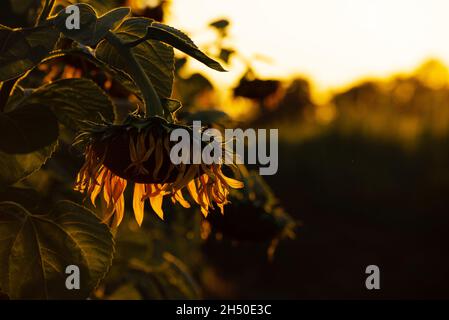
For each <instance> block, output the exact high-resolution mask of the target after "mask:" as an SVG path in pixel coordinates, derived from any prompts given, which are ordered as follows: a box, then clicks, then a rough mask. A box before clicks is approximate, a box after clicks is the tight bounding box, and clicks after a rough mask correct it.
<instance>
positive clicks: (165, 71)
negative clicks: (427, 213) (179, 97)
mask: <svg viewBox="0 0 449 320" xmlns="http://www.w3.org/2000/svg"><path fill="white" fill-rule="evenodd" d="M151 23H152V20H150V19H147V18H129V19H126V20H125V21H124V22H123V23H122V24H121V25H120V26H119V27H118V29H117V30H115V31H114V33H115V34H116V35H117V37H119V38H120V39H121V40H122V41H123V42H130V41H135V40H137V39H140V38H142V37H144V36H145V33H146V30H147V27H148V26H149V25H151ZM132 50H133V53H134V55H135V56H136V57H137V60H138V62H139V63H140V64H141V65H142V67H143V69H144V70H145V73H146V74H147V75H148V77H149V78H150V80H151V82H152V84H153V86H154V88H155V90H156V92H157V93H158V95H159V96H160V97H161V98H169V97H170V96H171V92H172V86H173V78H174V53H173V48H171V47H169V46H167V45H165V44H163V43H160V42H158V41H151V40H148V41H144V42H142V43H140V44H139V45H137V46H135V47H134V48H133V49H132ZM95 55H96V57H97V58H98V59H100V60H102V61H104V62H105V63H107V64H109V65H111V66H113V67H114V68H117V69H120V70H122V71H124V72H126V70H127V61H123V59H122V58H121V57H120V56H119V54H118V53H117V51H116V50H115V48H114V47H112V46H111V45H110V44H109V43H108V42H107V41H106V40H103V41H102V42H100V43H99V45H98V46H97V48H96V51H95Z"/></svg>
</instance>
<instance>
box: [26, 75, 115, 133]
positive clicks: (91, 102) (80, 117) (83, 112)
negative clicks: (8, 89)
mask: <svg viewBox="0 0 449 320" xmlns="http://www.w3.org/2000/svg"><path fill="white" fill-rule="evenodd" d="M24 102H25V103H40V104H45V105H48V106H50V108H51V110H52V111H53V112H54V113H55V115H56V117H57V118H58V120H59V121H60V122H61V123H63V124H64V125H66V126H68V127H69V128H71V129H73V130H75V131H77V130H78V129H79V128H80V127H82V121H84V120H90V121H93V122H97V123H98V122H100V121H101V120H102V118H104V119H106V120H109V121H111V122H112V121H113V119H114V110H113V106H112V102H111V100H110V99H109V97H108V96H107V95H106V93H105V92H104V91H103V90H102V89H101V88H100V87H98V86H97V85H96V84H95V82H93V81H92V80H89V79H85V78H79V79H62V80H57V81H54V82H52V83H49V84H47V85H44V86H42V87H40V88H38V89H36V90H35V91H34V92H33V93H32V94H31V95H30V96H28V97H27V98H26V99H25V100H24Z"/></svg>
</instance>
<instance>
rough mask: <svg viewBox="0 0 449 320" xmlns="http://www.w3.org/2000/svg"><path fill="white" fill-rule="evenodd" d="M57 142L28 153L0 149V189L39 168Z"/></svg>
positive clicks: (51, 152) (53, 149)
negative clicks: (14, 152)
mask: <svg viewBox="0 0 449 320" xmlns="http://www.w3.org/2000/svg"><path fill="white" fill-rule="evenodd" d="M56 146H57V142H54V143H53V144H51V145H49V146H46V147H44V148H42V149H39V150H37V151H34V152H30V153H28V154H8V153H4V152H1V151H0V189H3V188H4V187H6V186H8V185H12V184H14V183H16V182H18V181H20V180H22V179H24V178H26V177H27V176H29V175H30V174H32V173H34V172H35V171H37V170H39V169H40V168H41V167H42V166H43V165H44V164H45V162H46V161H47V160H48V159H49V158H50V156H51V155H52V154H53V152H54V151H55V149H56Z"/></svg>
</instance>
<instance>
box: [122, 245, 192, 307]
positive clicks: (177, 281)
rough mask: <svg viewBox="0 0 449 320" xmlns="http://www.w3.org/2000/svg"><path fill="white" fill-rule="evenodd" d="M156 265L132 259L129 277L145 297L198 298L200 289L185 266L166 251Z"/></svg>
mask: <svg viewBox="0 0 449 320" xmlns="http://www.w3.org/2000/svg"><path fill="white" fill-rule="evenodd" d="M162 258H163V262H162V263H161V264H160V265H158V266H149V265H147V264H146V263H144V262H142V261H140V260H137V259H133V260H131V261H130V263H129V268H130V275H129V278H130V280H131V281H132V282H134V285H135V286H136V287H137V288H138V289H139V291H140V292H141V294H142V295H143V296H144V297H145V298H146V299H199V298H200V290H199V288H198V285H197V283H196V282H195V280H194V279H193V278H192V276H191V275H190V271H189V270H188V268H187V266H186V265H185V264H184V263H183V262H182V261H181V260H179V259H178V258H176V257H175V256H173V255H172V254H170V253H168V252H164V253H163V255H162Z"/></svg>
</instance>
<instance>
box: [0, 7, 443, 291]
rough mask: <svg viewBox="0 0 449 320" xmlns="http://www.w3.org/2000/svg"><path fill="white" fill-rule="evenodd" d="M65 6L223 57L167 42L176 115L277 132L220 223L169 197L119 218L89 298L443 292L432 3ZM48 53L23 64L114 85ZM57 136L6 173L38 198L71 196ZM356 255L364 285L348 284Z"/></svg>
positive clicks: (437, 56) (6, 19) (17, 19)
mask: <svg viewBox="0 0 449 320" xmlns="http://www.w3.org/2000/svg"><path fill="white" fill-rule="evenodd" d="M4 2H5V4H4V5H5V6H8V5H9V6H10V7H9V10H10V11H5V10H3V11H2V12H3V13H2V17H1V20H0V21H1V23H2V24H6V25H10V26H11V25H15V26H24V25H26V24H27V23H28V22H27V21H28V20H27V19H28V15H29V12H32V10H33V4H35V3H36V1H34V2H33V1H32V0H30V1H24V2H21V1H11V2H10V3H9V4H7V1H6V0H4ZM38 2H39V1H38ZM83 2H89V3H92V5H94V6H95V8H97V9H98V11H100V12H104V11H106V10H108V9H110V8H112V7H115V6H117V5H130V6H131V7H132V8H133V12H134V14H135V15H140V16H146V17H150V18H153V19H155V20H158V21H163V22H165V23H167V24H170V25H172V26H174V27H176V28H178V29H181V30H183V31H185V32H187V33H188V34H189V35H190V36H191V37H192V39H193V40H194V41H195V42H196V44H197V45H198V46H199V47H200V48H202V49H204V50H205V51H206V52H207V53H208V54H209V55H211V56H213V57H215V58H217V59H219V60H220V61H221V62H222V63H223V64H224V65H225V66H226V69H227V70H229V72H228V73H226V74H222V73H215V72H213V71H209V70H206V68H205V67H202V66H201V65H200V64H199V63H197V62H196V61H192V60H191V59H188V58H186V57H185V56H184V55H183V54H180V53H179V52H178V53H177V59H176V75H177V80H176V83H175V87H174V97H175V98H178V99H179V100H181V101H182V102H183V105H184V108H183V110H182V112H181V114H180V117H181V118H183V119H186V120H188V119H194V118H195V117H196V118H199V119H202V120H204V121H205V122H207V121H209V122H210V123H211V125H218V126H220V125H222V126H236V127H244V128H245V127H251V128H278V129H279V135H280V141H279V171H278V173H277V174H276V175H274V176H267V177H264V179H263V180H262V179H261V178H260V177H257V176H255V175H254V173H252V171H251V169H253V168H249V172H248V174H247V176H246V179H247V182H249V184H250V186H251V187H250V188H249V191H248V192H247V194H236V195H235V201H233V202H234V203H233V205H232V206H229V210H227V211H226V214H227V217H226V220H225V221H224V220H223V219H221V220H220V219H219V218H217V217H216V216H212V217H211V218H210V219H207V220H204V219H202V218H201V216H200V215H199V214H198V213H195V212H188V211H186V210H180V209H179V208H175V207H173V208H172V209H170V211H171V212H170V214H167V216H168V218H167V221H165V222H161V221H159V220H158V218H157V217H156V216H155V215H152V214H147V215H146V219H145V220H144V227H143V228H142V229H138V228H137V226H136V225H135V223H134V222H133V221H132V219H130V220H129V221H128V223H127V224H123V227H122V226H121V227H120V229H119V231H118V234H117V239H118V240H117V241H118V244H119V250H118V253H117V257H116V261H115V264H114V267H113V269H112V271H111V273H110V275H109V276H108V279H107V281H105V284H104V285H103V286H102V287H101V288H99V290H98V292H97V293H96V297H97V298H105V299H154V298H180V297H181V298H184V297H187V298H198V297H202V298H218V299H219V298H235V299H242V298H253V299H297V298H300V299H302V298H306V299H310V298H311V299H328V298H339V299H351V298H362V299H365V298H366V299H379V298H388V299H389V298H424V299H427V298H449V254H448V253H449V197H448V193H449V72H448V69H447V66H446V63H449V41H448V40H447V34H448V33H449V20H448V19H447V17H446V15H447V13H448V12H449V3H448V2H447V1H445V0H427V1H422V0H408V1H406V0H395V1H386V0H378V1H375V2H373V1H368V0H339V1H334V0H316V1H313V2H312V1H303V0H278V1H270V0H245V1H237V0H215V1H210V0H189V1H183V0H172V1H159V0H154V1H150V0H148V1H138V0H128V1H118V0H112V1H101V0H92V1H83ZM19 3H23V4H26V5H24V6H23V7H20V6H18V4H19ZM67 3H68V2H67V1H59V2H58V4H61V5H64V4H67ZM4 12H14V15H11V14H8V15H5V14H4ZM64 63H65V64H64V65H65V66H64V67H60V66H59V64H58V63H53V64H46V65H43V66H41V67H40V68H39V70H37V71H36V77H39V76H40V77H41V78H43V79H44V81H51V80H52V79H54V78H56V77H73V76H85V77H90V78H92V79H94V80H95V81H96V82H97V83H99V84H101V85H102V86H103V87H104V88H106V89H108V91H109V94H111V95H112V96H113V97H115V98H117V99H128V93H126V92H124V90H123V88H120V87H118V86H116V84H115V83H114V81H113V79H108V78H106V77H105V76H103V75H99V74H97V73H95V70H93V69H92V68H90V69H89V68H87V70H88V71H86V70H80V69H77V68H78V67H77V66H79V63H78V62H77V61H76V59H75V60H70V61H67V60H66V61H65V62H64ZM39 72H40V74H39ZM29 85H30V86H32V83H31V82H30V83H29ZM67 137H68V138H67V143H66V145H64V143H63V144H62V147H61V150H60V151H58V154H57V156H56V157H55V159H52V160H51V161H50V162H49V163H48V164H47V165H46V167H45V170H42V171H41V172H38V173H36V174H35V175H33V176H31V177H30V178H28V179H27V180H26V181H24V182H23V186H24V187H32V188H33V189H37V190H38V191H39V192H41V193H43V194H46V201H53V200H54V199H55V198H58V197H62V196H64V197H65V198H76V197H80V196H79V195H76V194H74V193H73V192H72V191H70V188H66V189H64V188H61V185H64V186H67V185H69V184H70V183H73V178H74V176H75V174H76V171H77V169H79V167H80V166H81V164H82V158H81V156H80V155H78V156H77V157H74V154H76V152H75V151H73V150H72V148H71V147H70V137H71V136H70V134H68V136H67ZM61 163H63V165H61ZM60 190H68V191H64V192H63V191H60ZM61 193H63V194H61ZM254 199H257V201H254ZM192 211H194V210H192ZM228 212H229V213H228ZM129 216H131V214H128V217H129ZM214 217H215V218H216V219H215V218H214ZM371 264H374V265H377V266H379V268H380V271H381V290H374V291H368V290H367V289H366V288H365V279H366V276H367V275H366V274H365V268H366V267H367V266H368V265H371Z"/></svg>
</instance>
